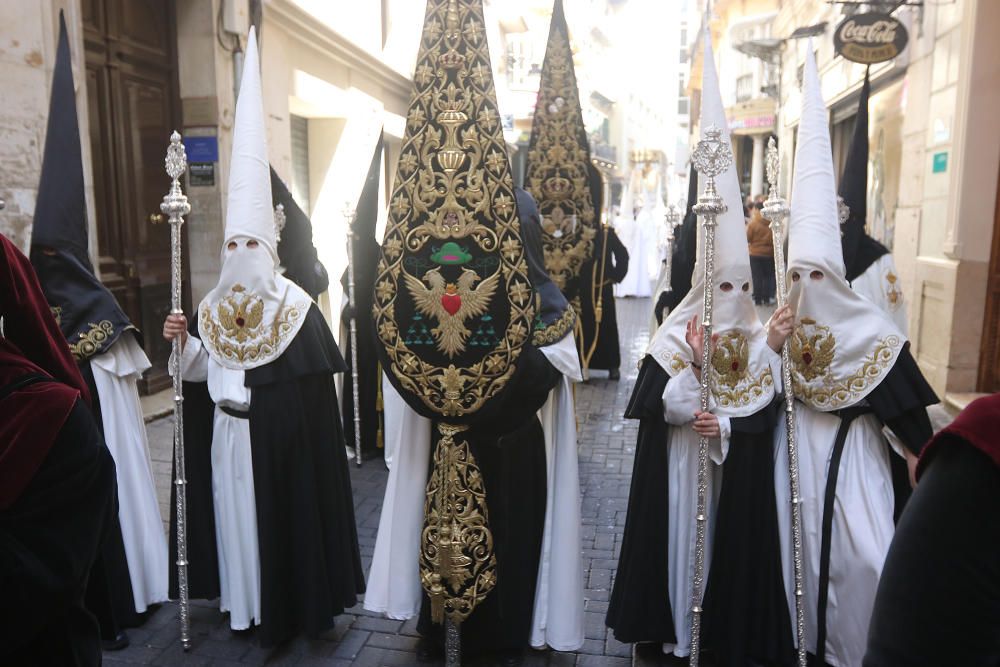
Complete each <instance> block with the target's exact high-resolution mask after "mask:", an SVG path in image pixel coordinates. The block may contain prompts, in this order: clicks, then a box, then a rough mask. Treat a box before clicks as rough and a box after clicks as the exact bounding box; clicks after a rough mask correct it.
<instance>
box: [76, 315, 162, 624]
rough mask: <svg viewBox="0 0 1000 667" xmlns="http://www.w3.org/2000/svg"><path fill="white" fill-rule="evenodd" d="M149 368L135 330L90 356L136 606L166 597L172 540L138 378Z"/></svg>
mask: <svg viewBox="0 0 1000 667" xmlns="http://www.w3.org/2000/svg"><path fill="white" fill-rule="evenodd" d="M149 367H150V363H149V359H148V358H147V357H146V355H145V353H144V352H143V351H142V348H140V347H139V344H138V343H137V342H136V340H135V338H134V337H133V336H132V334H131V333H126V334H124V335H123V336H121V337H120V338H119V339H118V340H117V341H115V343H114V344H113V345H112V346H111V348H110V349H109V350H108V351H107V352H104V353H103V354H98V355H95V356H93V357H91V358H90V369H91V371H92V372H93V374H94V384H95V385H96V387H97V396H98V398H99V400H100V404H101V414H102V416H103V423H104V441H105V442H106V443H107V445H108V451H110V452H111V456H112V458H114V460H115V472H116V476H117V478H118V520H119V522H120V523H121V528H122V541H123V542H124V544H125V560H126V562H127V563H128V572H129V579H130V580H131V582H132V594H133V600H134V602H135V610H136V611H137V612H139V613H142V612H144V611H146V609H147V608H148V606H149V605H151V604H155V603H157V602H164V601H166V600H167V586H168V583H167V574H168V572H169V570H168V565H167V539H166V535H165V533H164V532H163V519H162V518H161V516H160V506H159V504H158V503H157V500H156V484H155V482H154V481H153V465H152V462H151V461H150V458H149V443H148V442H147V441H146V425H145V423H144V422H143V418H142V406H141V405H140V404H139V392H138V390H137V389H136V386H135V383H136V381H137V380H138V379H139V378H140V377H142V374H143V372H144V371H146V369H148V368H149Z"/></svg>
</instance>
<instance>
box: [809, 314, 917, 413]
mask: <svg viewBox="0 0 1000 667" xmlns="http://www.w3.org/2000/svg"><path fill="white" fill-rule="evenodd" d="M902 343H903V341H902V340H901V339H900V338H899V336H895V335H890V336H886V337H885V338H882V339H880V340H878V341H876V343H875V347H874V349H873V350H872V352H871V354H870V355H868V356H867V357H865V359H863V360H862V363H861V365H860V366H859V367H858V368H857V369H855V371H854V372H853V373H851V374H850V375H848V376H847V377H843V378H835V377H833V374H832V372H831V368H830V367H831V365H832V363H833V359H834V352H835V350H836V339H835V338H834V335H833V333H832V332H831V331H830V328H829V327H826V326H823V325H820V324H817V323H816V321H815V320H812V319H809V318H802V321H801V322H800V324H799V326H797V327H796V328H795V330H794V331H793V332H792V339H791V356H792V369H791V375H792V388H793V389H794V391H795V398H797V399H799V400H801V401H803V402H804V403H806V404H807V405H811V406H812V407H814V408H816V409H819V410H829V409H837V408H841V407H844V406H847V405H851V404H853V403H855V402H857V401H858V400H859V399H860V398H862V397H863V396H864V395H865V393H866V392H867V391H868V390H869V388H870V387H871V386H872V385H873V384H875V383H876V382H877V381H878V380H879V379H880V378H881V377H882V375H883V373H885V372H886V371H887V370H889V368H891V367H892V362H893V360H894V359H895V357H896V351H897V350H899V348H900V347H901V346H902Z"/></svg>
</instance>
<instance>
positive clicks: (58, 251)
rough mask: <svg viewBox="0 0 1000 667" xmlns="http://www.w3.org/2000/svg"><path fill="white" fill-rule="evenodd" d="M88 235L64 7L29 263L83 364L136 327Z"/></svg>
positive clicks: (64, 333)
mask: <svg viewBox="0 0 1000 667" xmlns="http://www.w3.org/2000/svg"><path fill="white" fill-rule="evenodd" d="M87 234H88V230H87V200H86V197H85V195H84V186H83V153H82V151H81V148H80V123H79V121H78V119H77V115H76V92H75V90H74V88H73V66H72V63H71V60H70V52H69V37H68V35H67V32H66V19H65V17H64V16H63V13H62V12H61V11H60V12H59V42H58V44H57V46H56V64H55V69H54V71H53V74H52V96H51V99H50V102H49V120H48V128H47V130H46V132H45V151H44V153H43V158H42V175H41V180H40V181H39V183H38V201H37V203H36V205H35V217H34V221H33V226H32V232H31V263H32V265H33V266H34V267H35V272H36V273H37V274H38V278H39V280H40V282H41V283H42V289H43V291H44V292H45V298H46V299H48V302H49V306H50V307H51V308H52V312H53V314H54V315H55V317H56V321H57V322H59V327H60V328H61V329H62V332H63V335H64V336H66V341H67V342H68V343H69V345H70V348H71V349H72V351H73V355H74V356H75V357H76V358H77V360H78V361H79V360H83V359H87V358H89V357H91V356H93V355H95V354H100V353H101V352H106V351H107V350H108V349H109V348H110V347H111V346H112V345H113V344H114V343H115V341H117V340H118V338H119V337H120V336H121V334H122V332H124V331H127V330H129V329H134V327H133V326H132V323H131V322H130V321H129V319H128V317H127V316H126V315H125V313H124V312H123V311H122V309H121V307H120V306H119V305H118V302H117V301H116V300H115V298H114V296H112V294H111V292H109V291H108V289H107V288H106V287H105V286H104V285H103V284H102V283H101V281H100V280H98V279H97V276H96V275H94V267H93V265H92V264H91V262H90V256H89V252H88V250H89V248H88V246H89V243H88V238H87Z"/></svg>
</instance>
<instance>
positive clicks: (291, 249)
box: [271, 167, 330, 300]
mask: <svg viewBox="0 0 1000 667" xmlns="http://www.w3.org/2000/svg"><path fill="white" fill-rule="evenodd" d="M271 199H272V206H277V205H278V204H281V205H282V206H283V207H284V211H285V227H284V229H283V230H282V231H281V239H280V240H279V241H278V259H279V261H280V262H281V265H282V266H283V267H285V277H286V278H288V279H289V280H291V281H292V282H294V283H295V284H297V285H298V286H299V287H301V288H302V289H304V290H305V291H306V292H308V293H309V296H311V297H312V298H313V299H314V300H315V299H316V298H317V297H319V295H320V294H322V293H323V292H325V291H326V289H327V287H329V285H330V277H329V276H328V275H327V272H326V267H324V266H323V263H322V262H320V261H319V256H318V255H317V253H316V246H314V245H313V235H312V222H310V220H309V216H307V215H306V212H305V211H303V210H302V207H300V206H299V205H298V203H296V201H295V199H293V198H292V192H291V190H289V189H288V186H287V185H285V182H284V181H282V180H281V177H280V176H278V173H277V172H276V171H275V170H274V167H271Z"/></svg>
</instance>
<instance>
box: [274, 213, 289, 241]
mask: <svg viewBox="0 0 1000 667" xmlns="http://www.w3.org/2000/svg"><path fill="white" fill-rule="evenodd" d="M287 223H288V219H287V217H286V216H285V205H284V204H278V205H277V206H275V207H274V240H275V241H280V240H281V232H283V231H285V225H286V224H287Z"/></svg>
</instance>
